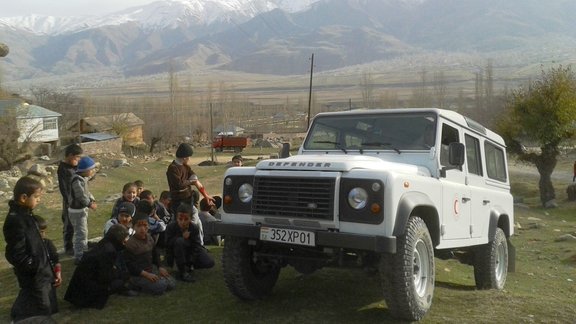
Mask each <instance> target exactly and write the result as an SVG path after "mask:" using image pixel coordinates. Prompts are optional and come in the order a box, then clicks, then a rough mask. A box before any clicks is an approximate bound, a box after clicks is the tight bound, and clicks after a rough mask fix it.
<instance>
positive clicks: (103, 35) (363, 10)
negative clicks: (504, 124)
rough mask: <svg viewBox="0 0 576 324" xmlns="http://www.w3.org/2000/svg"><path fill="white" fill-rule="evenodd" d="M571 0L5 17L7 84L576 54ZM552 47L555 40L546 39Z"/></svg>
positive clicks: (297, 1) (197, 1)
mask: <svg viewBox="0 0 576 324" xmlns="http://www.w3.org/2000/svg"><path fill="white" fill-rule="evenodd" d="M574 12H576V1H571V0H548V1H540V0H204V1H202V0H162V1H156V2H153V3H150V4H148V5H145V6H140V7H133V8H128V9H125V10H122V11H120V12H117V13H113V14H110V15H105V16H101V17H46V16H26V17H4V18H0V42H4V43H6V44H8V46H9V47H10V54H9V55H8V56H7V57H5V58H3V59H1V60H0V73H1V76H2V79H3V81H4V82H7V83H10V82H11V81H26V80H35V79H40V78H44V77H58V78H60V79H61V80H65V78H66V76H69V75H78V74H80V75H83V74H85V75H87V76H88V75H91V74H93V73H94V72H96V71H99V72H101V71H108V72H110V73H111V74H113V75H115V76H117V77H118V78H125V77H131V76H147V75H153V74H158V73H166V72H167V71H170V70H171V71H188V70H210V69H219V70H229V71H241V72H247V73H259V74H275V75H290V74H303V73H306V71H307V66H306V64H307V61H308V58H309V57H310V54H312V53H315V55H316V57H318V58H319V59H321V62H322V64H319V66H318V69H319V70H320V71H327V70H334V69H341V68H344V67H347V66H352V65H357V64H368V63H371V62H378V61H386V60H394V59H397V58H400V57H404V56H408V55H415V54H419V53H428V52H441V53H498V52H504V51H506V52H508V53H509V52H510V51H516V52H517V53H526V52H527V51H529V50H532V49H535V48H536V49H538V50H540V51H541V50H548V49H549V50H550V51H551V52H554V53H555V55H558V52H561V53H560V54H559V55H560V56H566V55H567V56H574V55H573V54H572V55H571V54H570V53H574V47H575V45H576V20H575V19H574V18H573V17H572V15H573V13H574ZM543 46H546V47H543Z"/></svg>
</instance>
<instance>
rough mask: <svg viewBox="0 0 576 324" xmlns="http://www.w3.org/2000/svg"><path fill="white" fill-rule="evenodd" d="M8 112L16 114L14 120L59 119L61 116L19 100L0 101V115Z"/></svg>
mask: <svg viewBox="0 0 576 324" xmlns="http://www.w3.org/2000/svg"><path fill="white" fill-rule="evenodd" d="M9 111H15V112H16V118H18V119H28V118H47V117H61V116H62V114H60V113H57V112H55V111H52V110H49V109H46V108H44V107H40V106H36V105H30V104H28V103H26V102H24V101H23V100H21V99H5V100H0V115H4V114H6V113H8V112H9Z"/></svg>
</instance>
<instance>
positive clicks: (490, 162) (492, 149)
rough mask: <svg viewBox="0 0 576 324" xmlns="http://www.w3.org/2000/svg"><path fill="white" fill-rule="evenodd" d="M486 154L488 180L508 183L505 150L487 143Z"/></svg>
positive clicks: (485, 144) (485, 145)
mask: <svg viewBox="0 0 576 324" xmlns="http://www.w3.org/2000/svg"><path fill="white" fill-rule="evenodd" d="M484 152H485V153H486V156H485V158H486V173H487V174H488V178H490V179H494V180H498V181H502V182H506V180H507V175H506V159H505V158H504V150H503V149H501V148H500V147H497V146H496V145H494V144H492V143H489V142H485V143H484Z"/></svg>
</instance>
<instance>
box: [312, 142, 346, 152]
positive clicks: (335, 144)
mask: <svg viewBox="0 0 576 324" xmlns="http://www.w3.org/2000/svg"><path fill="white" fill-rule="evenodd" d="M314 143H317V144H334V146H336V148H339V149H341V150H342V152H344V154H348V151H346V149H345V148H344V147H343V146H342V144H340V142H334V141H314Z"/></svg>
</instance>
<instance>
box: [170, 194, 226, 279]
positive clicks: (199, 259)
mask: <svg viewBox="0 0 576 324" xmlns="http://www.w3.org/2000/svg"><path fill="white" fill-rule="evenodd" d="M193 212H194V211H193V209H192V206H190V205H188V204H180V206H178V209H177V210H176V222H172V223H170V224H169V225H168V228H166V251H167V253H171V254H172V255H173V257H174V261H175V262H176V266H177V267H178V279H179V280H182V281H186V282H193V281H194V276H193V275H192V270H193V269H207V268H212V267H213V266H214V259H213V258H212V256H211V255H210V254H208V251H207V250H206V248H205V247H204V246H203V245H202V239H201V236H200V235H201V234H200V228H199V226H198V225H197V224H195V223H193V222H192V214H193Z"/></svg>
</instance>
